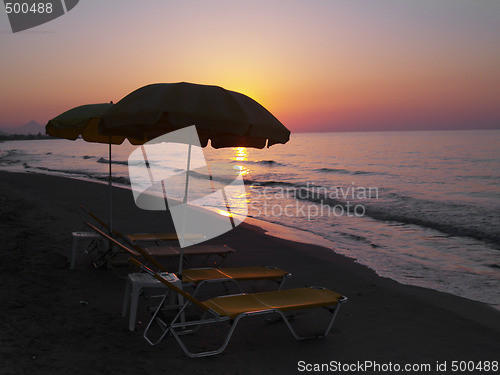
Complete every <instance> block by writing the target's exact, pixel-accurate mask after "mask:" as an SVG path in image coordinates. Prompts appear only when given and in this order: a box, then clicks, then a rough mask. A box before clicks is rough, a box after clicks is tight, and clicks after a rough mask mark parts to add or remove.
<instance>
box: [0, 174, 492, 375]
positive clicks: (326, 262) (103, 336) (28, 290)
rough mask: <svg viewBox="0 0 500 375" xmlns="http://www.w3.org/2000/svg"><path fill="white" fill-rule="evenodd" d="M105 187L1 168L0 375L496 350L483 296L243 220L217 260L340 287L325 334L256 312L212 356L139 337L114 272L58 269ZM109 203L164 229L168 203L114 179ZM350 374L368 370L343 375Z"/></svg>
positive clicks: (280, 366) (313, 321) (281, 366)
mask: <svg viewBox="0 0 500 375" xmlns="http://www.w3.org/2000/svg"><path fill="white" fill-rule="evenodd" d="M107 194H108V191H107V187H106V186H105V185H101V184H97V183H91V182H84V181H77V180H70V179H64V178H59V177H53V176H45V175H34V174H16V173H8V172H0V219H1V221H0V231H1V239H2V245H1V250H0V256H1V261H0V267H1V273H0V281H1V289H0V290H1V294H2V303H1V304H0V312H1V320H0V325H1V328H0V363H1V365H0V367H1V370H0V373H1V374H5V375H7V374H37V375H38V374H101V373H102V374H104V373H106V374H163V373H169V374H181V373H182V374H208V373H213V374H271V373H275V374H290V373H303V372H310V371H301V370H307V369H311V368H312V369H314V368H316V369H318V367H314V366H315V365H318V366H321V365H323V366H327V367H329V366H330V365H332V367H329V368H327V367H323V370H331V372H337V373H340V372H338V371H334V370H335V369H336V368H338V367H339V366H338V365H339V363H340V364H346V365H350V366H354V367H355V366H358V364H359V365H364V364H365V361H371V362H367V363H368V364H369V363H372V364H373V365H374V366H380V368H378V369H382V370H383V369H384V368H383V367H381V366H385V369H386V370H387V369H389V367H388V366H393V367H392V368H395V367H394V366H397V365H401V366H405V365H422V364H430V365H431V366H432V369H433V371H432V372H426V373H435V372H436V365H437V363H439V364H440V366H441V369H443V364H444V365H446V368H447V370H448V371H447V372H445V371H442V372H439V373H456V372H452V371H451V366H452V365H453V363H452V361H474V363H475V364H476V365H477V364H478V363H482V364H484V361H490V362H491V361H498V360H499V357H500V356H499V355H498V353H500V319H499V318H500V313H499V312H498V311H497V310H494V309H493V308H491V307H490V306H487V305H484V304H481V303H477V302H473V301H469V300H466V299H463V298H459V297H456V296H452V295H448V294H444V293H440V292H436V291H432V290H427V289H424V288H419V287H412V286H407V285H401V284H398V283H397V282H395V281H392V280H389V279H386V278H381V277H378V276H377V275H376V274H375V272H373V271H371V270H370V269H368V268H366V267H364V266H362V265H360V264H357V263H356V262H354V261H353V260H352V259H348V258H346V257H344V256H341V255H338V254H335V253H334V252H333V251H331V250H329V249H326V248H322V247H319V246H313V245H309V244H302V243H297V242H291V241H287V240H283V239H279V238H274V237H271V236H269V235H266V234H265V233H264V231H263V230H262V229H260V228H258V227H255V226H251V225H248V224H246V223H244V224H242V225H241V226H240V227H238V228H237V229H235V230H233V231H231V232H228V233H227V234H225V235H223V236H221V237H218V238H216V239H214V240H212V241H211V243H214V244H226V245H229V246H231V247H232V248H234V249H235V250H236V253H235V254H233V255H231V256H230V257H229V258H228V259H227V260H226V263H225V265H226V266H230V265H262V264H269V265H276V266H279V267H281V268H283V269H286V270H288V271H290V272H292V273H293V277H292V279H290V280H289V281H287V284H286V287H288V288H291V287H299V286H304V285H323V286H325V287H328V288H330V289H333V290H335V291H337V292H339V293H342V294H344V295H346V296H347V297H348V298H349V300H348V302H347V303H346V304H345V305H344V306H343V307H342V309H341V311H340V313H339V315H338V318H337V320H336V322H335V325H334V329H333V332H332V333H331V334H330V335H329V336H328V337H326V338H324V339H316V340H307V341H303V342H298V341H296V340H295V339H294V338H293V337H292V336H291V334H290V333H289V331H288V330H287V329H286V327H285V325H284V324H283V323H281V322H267V321H264V320H263V319H262V318H255V319H251V320H247V321H243V322H241V323H240V324H239V326H238V328H237V330H236V332H235V334H234V336H233V339H232V340H231V342H230V343H229V346H228V348H227V349H226V351H225V352H224V353H223V354H221V355H218V356H215V357H209V358H200V359H191V358H188V357H186V356H185V355H184V353H183V352H182V351H181V349H180V348H179V346H178V345H177V343H176V342H175V341H174V340H173V338H171V337H169V338H167V339H165V340H164V341H163V342H162V343H160V344H159V345H157V346H150V345H149V344H148V343H147V342H146V341H145V340H144V339H143V338H142V330H143V328H144V325H145V323H146V322H147V318H148V313H147V311H146V303H144V301H141V307H140V311H139V320H140V323H139V324H138V328H137V329H136V331H134V332H130V331H129V330H128V320H127V319H126V318H122V317H121V304H122V298H123V291H124V286H125V280H124V279H123V278H120V277H118V276H117V274H116V273H115V272H112V271H111V270H110V269H95V268H93V267H92V266H91V265H90V257H89V256H81V257H79V259H78V263H77V268H76V269H74V270H70V269H69V266H68V261H67V253H68V249H69V247H70V246H71V232H72V231H77V230H85V228H86V227H85V224H84V220H86V219H87V218H86V216H85V214H84V213H83V212H82V211H81V210H80V208H79V206H80V205H84V206H85V207H87V208H88V209H90V210H91V211H94V212H95V213H96V214H97V215H99V216H101V217H103V218H106V217H107V209H108V203H107V197H108V195H107ZM114 207H115V209H114V217H115V227H116V228H118V229H119V230H121V231H123V232H131V231H144V230H148V229H149V230H156V231H158V230H165V228H166V227H167V226H169V225H171V223H169V222H168V220H167V214H166V213H165V212H148V211H141V210H139V209H137V208H136V207H135V205H134V203H133V199H132V194H131V192H130V191H128V190H125V189H114ZM253 287H255V289H256V290H261V289H264V288H268V287H269V285H268V284H265V283H264V284H263V283H256V284H255V285H254V284H250V285H249V288H253ZM325 318H327V316H326V315H323V314H321V312H305V313H301V314H298V315H297V316H296V317H295V319H294V323H295V324H297V325H298V327H299V328H303V329H309V330H315V328H319V327H320V326H321V324H323V323H324V322H325ZM195 340H197V342H195V343H194V344H195V345H202V344H203V343H204V340H205V339H204V337H203V335H201V334H200V335H197V336H195ZM335 366H336V367H335ZM354 367H352V369H355V368H354ZM358 370H359V371H358ZM360 370H372V369H371V368H369V367H368V368H363V367H356V371H353V372H350V373H356V372H359V373H361V371H360ZM380 372H381V373H382V372H384V371H380ZM385 372H386V373H387V371H385ZM323 373H327V371H324V372H323ZM371 373H373V372H371ZM416 373H419V372H416ZM421 373H424V372H421ZM469 373H472V372H469ZM477 373H485V372H484V371H483V372H477ZM489 373H492V372H491V371H490V372H489Z"/></svg>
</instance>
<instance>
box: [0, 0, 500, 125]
mask: <svg viewBox="0 0 500 375" xmlns="http://www.w3.org/2000/svg"><path fill="white" fill-rule="evenodd" d="M119 4H120V5H117V3H116V2H98V1H81V2H80V3H79V4H78V6H77V7H75V9H73V10H72V11H71V12H69V13H68V14H66V15H64V16H62V17H60V18H58V19H56V20H54V21H52V22H49V23H47V24H44V25H41V26H38V27H36V28H34V29H32V30H28V31H24V32H20V33H16V34H12V33H11V31H10V27H9V25H8V19H7V15H6V14H5V13H4V12H2V13H1V15H0V30H1V31H2V33H0V43H1V46H2V62H1V64H2V73H1V75H2V88H1V90H0V103H2V104H1V106H2V107H1V112H0V128H1V127H7V126H16V125H22V124H24V123H26V122H28V121H30V120H35V121H36V122H38V123H40V124H45V123H46V122H47V121H48V120H49V119H50V118H52V117H54V116H56V115H58V114H59V113H62V112H64V111H66V110H67V109H69V108H72V107H74V106H78V105H82V104H87V103H97V102H109V101H111V100H112V101H114V102H116V101H118V100H120V99H121V98H122V97H123V96H125V95H126V94H128V93H129V92H131V91H133V90H135V89H137V88H138V87H141V86H144V85H147V84H150V83H155V82H179V81H187V82H194V83H202V84H214V85H218V86H222V87H224V88H227V89H230V90H235V91H239V92H242V93H244V94H246V95H248V96H250V97H252V98H254V99H255V100H257V101H258V102H260V103H261V104H262V105H264V106H265V107H266V108H267V109H268V110H270V111H271V112H272V113H273V114H274V115H275V116H276V117H277V118H278V119H279V120H280V121H281V122H283V123H284V124H285V125H286V126H287V127H288V128H289V129H290V130H292V132H297V131H335V130H341V131H346V130H405V129H453V128H459V129H460V128H468V129H475V128H500V106H498V98H499V97H500V70H499V69H498V66H500V49H499V48H498V45H500V23H498V19H499V18H500V2H496V1H476V2H467V3H466V2H453V1H441V2H431V1H411V2H394V1H381V2H373V1H356V2H345V1H315V2H308V1H296V2H289V1H284V0H283V1H273V2H264V1H254V2H244V1H193V2H189V3H184V2H165V1H160V0H151V1H148V3H147V6H145V5H144V4H143V3H142V2H132V1H121V2H120V3H119ZM91 25H92V26H91Z"/></svg>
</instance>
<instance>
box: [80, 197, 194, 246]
mask: <svg viewBox="0 0 500 375" xmlns="http://www.w3.org/2000/svg"><path fill="white" fill-rule="evenodd" d="M80 208H81V209H82V210H83V211H84V212H85V213H86V214H87V215H89V216H90V217H91V218H92V219H94V220H95V221H96V222H97V223H99V225H100V226H101V228H105V229H106V230H107V232H108V233H109V232H110V228H109V225H108V224H107V223H106V222H104V221H103V220H101V219H100V218H99V217H98V216H97V215H95V214H94V213H92V212H90V211H89V210H87V209H86V208H85V207H83V206H80ZM113 234H114V235H117V236H120V237H123V238H125V239H126V240H127V241H128V242H129V243H131V244H134V243H136V242H142V241H149V242H155V243H156V244H160V243H162V242H164V241H178V240H179V237H178V236H177V233H126V234H122V233H120V232H118V231H116V230H113ZM184 236H185V238H187V239H199V238H201V236H200V235H197V234H191V233H187V234H185V235H184Z"/></svg>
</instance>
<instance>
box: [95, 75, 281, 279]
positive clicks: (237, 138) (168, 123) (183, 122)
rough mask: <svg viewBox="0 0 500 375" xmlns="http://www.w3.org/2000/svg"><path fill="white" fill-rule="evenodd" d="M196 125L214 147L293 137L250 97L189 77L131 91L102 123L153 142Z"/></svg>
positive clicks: (260, 144) (105, 129)
mask: <svg viewBox="0 0 500 375" xmlns="http://www.w3.org/2000/svg"><path fill="white" fill-rule="evenodd" d="M192 125H194V126H195V127H196V132H197V135H198V137H197V138H199V144H200V146H201V147H205V146H207V144H208V141H209V140H210V144H211V146H212V147H214V148H222V147H254V148H264V147H266V146H267V147H270V146H272V145H274V144H277V143H282V144H283V143H286V142H288V140H289V139H290V131H289V130H288V129H287V128H286V127H285V126H284V125H283V124H282V123H281V122H280V121H279V120H278V119H277V118H276V117H274V116H273V115H272V114H271V113H270V112H269V111H268V110H267V109H265V108H264V107H263V106H262V105H260V104H259V103H258V102H256V101H255V100H253V99H251V98H250V97H248V96H246V95H244V94H241V93H238V92H235V91H230V90H226V89H224V88H222V87H219V86H209V85H200V84H193V83H186V82H180V83H157V84H151V85H147V86H144V87H141V88H139V89H137V90H135V91H133V92H132V93H130V94H129V95H127V96H125V97H124V98H123V99H121V100H120V101H119V102H118V103H116V104H115V105H114V106H113V107H112V108H110V109H109V110H108V111H106V113H104V114H103V115H102V117H101V121H100V123H99V128H100V130H101V132H102V133H103V134H109V135H114V136H116V135H118V136H130V137H134V138H137V139H144V140H145V141H149V140H152V139H155V138H157V137H159V136H160V135H163V134H166V133H171V132H174V131H178V130H180V129H184V128H187V127H190V126H192ZM186 143H187V144H188V145H189V153H188V157H187V159H188V164H187V168H186V188H185V191H186V194H185V195H184V203H185V202H186V201H187V191H188V184H189V174H190V173H189V172H190V165H189V160H190V157H191V147H192V144H193V141H192V140H191V141H187V142H186ZM181 236H182V233H181ZM181 236H180V237H181ZM179 272H182V244H181V256H180V265H179Z"/></svg>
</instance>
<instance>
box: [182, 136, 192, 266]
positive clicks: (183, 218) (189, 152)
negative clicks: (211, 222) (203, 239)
mask: <svg viewBox="0 0 500 375" xmlns="http://www.w3.org/2000/svg"><path fill="white" fill-rule="evenodd" d="M191 141H192V139H191V135H190V138H189V146H188V158H187V166H186V184H185V188H184V199H183V200H182V203H183V204H184V205H185V206H184V214H183V217H182V226H181V241H182V242H184V238H185V232H186V212H187V207H186V205H187V198H188V187H189V169H190V168H191ZM183 256H184V251H183V250H182V246H181V249H180V257H179V275H182V261H183V259H182V258H183Z"/></svg>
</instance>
